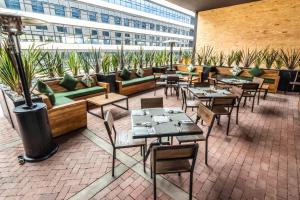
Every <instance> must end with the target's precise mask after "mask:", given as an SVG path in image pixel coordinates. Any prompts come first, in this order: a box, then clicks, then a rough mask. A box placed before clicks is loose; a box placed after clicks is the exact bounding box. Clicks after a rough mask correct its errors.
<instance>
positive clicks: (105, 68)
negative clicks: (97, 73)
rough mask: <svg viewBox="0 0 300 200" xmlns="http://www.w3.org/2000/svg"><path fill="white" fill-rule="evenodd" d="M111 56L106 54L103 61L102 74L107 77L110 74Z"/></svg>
mask: <svg viewBox="0 0 300 200" xmlns="http://www.w3.org/2000/svg"><path fill="white" fill-rule="evenodd" d="M110 64H111V63H110V55H109V54H108V53H105V54H104V56H103V59H102V63H101V66H102V72H103V74H105V75H107V74H109V72H110Z"/></svg>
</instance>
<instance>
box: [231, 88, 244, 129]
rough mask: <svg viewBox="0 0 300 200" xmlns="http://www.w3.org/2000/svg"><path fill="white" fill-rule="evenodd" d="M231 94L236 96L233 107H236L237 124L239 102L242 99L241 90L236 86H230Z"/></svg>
mask: <svg viewBox="0 0 300 200" xmlns="http://www.w3.org/2000/svg"><path fill="white" fill-rule="evenodd" d="M230 91H231V92H232V94H234V95H235V96H236V102H235V104H234V108H236V118H235V119H236V121H235V123H236V124H239V110H240V103H241V100H242V94H243V90H242V88H240V87H237V86H232V88H231V90H230Z"/></svg>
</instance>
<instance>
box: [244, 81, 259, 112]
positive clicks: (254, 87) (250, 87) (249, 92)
mask: <svg viewBox="0 0 300 200" xmlns="http://www.w3.org/2000/svg"><path fill="white" fill-rule="evenodd" d="M258 88H259V84H258V83H244V84H243V85H242V90H243V93H242V98H243V97H244V98H245V99H244V104H243V107H244V106H245V105H246V102H247V98H253V101H252V107H251V112H253V109H254V102H255V97H256V94H257V91H258Z"/></svg>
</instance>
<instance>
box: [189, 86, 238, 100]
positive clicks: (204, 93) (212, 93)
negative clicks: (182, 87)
mask: <svg viewBox="0 0 300 200" xmlns="http://www.w3.org/2000/svg"><path fill="white" fill-rule="evenodd" d="M188 90H189V91H190V92H191V93H192V94H193V95H194V96H195V97H197V98H199V99H212V98H218V97H235V96H236V95H235V94H233V93H232V92H230V91H229V90H226V89H219V88H217V87H188Z"/></svg>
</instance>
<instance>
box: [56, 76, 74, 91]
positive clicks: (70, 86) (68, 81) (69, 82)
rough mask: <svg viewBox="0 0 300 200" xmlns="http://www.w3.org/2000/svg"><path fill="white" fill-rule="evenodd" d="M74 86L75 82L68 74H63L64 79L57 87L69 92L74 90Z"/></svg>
mask: <svg viewBox="0 0 300 200" xmlns="http://www.w3.org/2000/svg"><path fill="white" fill-rule="evenodd" d="M76 84H77V80H76V79H75V78H74V77H73V76H71V75H69V74H65V76H64V78H63V79H62V80H61V81H60V82H59V85H61V86H62V87H64V88H66V89H67V90H70V91H72V90H75V88H76Z"/></svg>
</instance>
